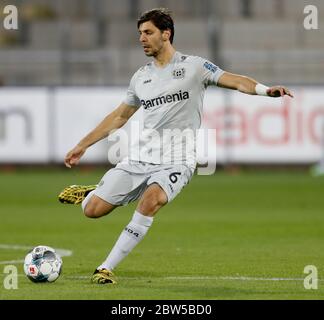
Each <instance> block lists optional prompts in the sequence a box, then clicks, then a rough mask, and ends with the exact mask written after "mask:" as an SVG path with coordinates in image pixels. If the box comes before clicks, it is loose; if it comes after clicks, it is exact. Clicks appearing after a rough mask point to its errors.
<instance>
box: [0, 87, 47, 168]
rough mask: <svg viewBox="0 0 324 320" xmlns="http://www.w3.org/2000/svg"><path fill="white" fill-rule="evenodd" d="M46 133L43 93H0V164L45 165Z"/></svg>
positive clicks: (40, 90)
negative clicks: (35, 163)
mask: <svg viewBox="0 0 324 320" xmlns="http://www.w3.org/2000/svg"><path fill="white" fill-rule="evenodd" d="M49 130H50V126H49V113H48V95H47V91H46V90H44V89H13V88H12V89H11V88H8V89H1V90H0V162H2V163H11V162H12V163H30V162H33V163H34V162H37V163H38V162H48V161H49V160H50V159H49V148H50V146H49Z"/></svg>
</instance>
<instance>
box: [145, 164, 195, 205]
mask: <svg viewBox="0 0 324 320" xmlns="http://www.w3.org/2000/svg"><path fill="white" fill-rule="evenodd" d="M192 174H193V172H192V170H191V169H190V168H189V167H187V166H185V165H173V166H169V167H165V166H164V167H163V169H162V170H160V171H158V172H156V173H153V174H152V175H151V177H150V178H149V179H148V181H147V185H148V186H150V185H152V184H158V185H159V186H160V187H161V189H162V190H163V191H164V192H165V194H166V196H167V202H171V201H172V200H173V199H174V198H175V197H176V196H177V195H178V194H179V193H180V191H181V190H182V189H183V188H184V187H185V186H186V185H187V184H188V183H189V182H190V180H191V178H192Z"/></svg>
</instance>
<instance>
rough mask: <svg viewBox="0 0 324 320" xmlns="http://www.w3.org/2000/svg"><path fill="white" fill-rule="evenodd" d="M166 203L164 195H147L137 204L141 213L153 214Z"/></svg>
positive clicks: (158, 193) (159, 193)
mask: <svg viewBox="0 0 324 320" xmlns="http://www.w3.org/2000/svg"><path fill="white" fill-rule="evenodd" d="M167 202H168V199H167V197H166V195H165V193H164V192H163V193H161V192H157V193H153V192H152V193H149V194H147V195H145V197H144V198H143V199H142V200H141V201H140V203H139V210H140V212H143V213H155V212H156V211H157V210H159V209H160V208H161V207H163V206H164V205H165V204H166V203H167Z"/></svg>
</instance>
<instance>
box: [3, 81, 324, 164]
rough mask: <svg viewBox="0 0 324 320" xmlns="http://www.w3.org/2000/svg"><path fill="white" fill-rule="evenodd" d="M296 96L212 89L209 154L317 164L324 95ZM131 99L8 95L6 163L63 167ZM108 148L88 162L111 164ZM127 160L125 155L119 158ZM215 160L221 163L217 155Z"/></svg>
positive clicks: (56, 92)
mask: <svg viewBox="0 0 324 320" xmlns="http://www.w3.org/2000/svg"><path fill="white" fill-rule="evenodd" d="M292 91H293V93H294V95H295V98H294V99H291V98H284V99H281V98H276V99H273V98H268V97H259V96H249V95H245V94H242V93H239V92H235V91H230V90H224V89H219V88H209V89H208V90H207V92H206V96H205V100H204V113H203V119H202V120H203V121H202V127H203V128H205V129H210V130H213V131H215V133H216V134H215V136H213V135H210V137H209V138H208V141H207V142H208V149H210V150H212V151H213V152H211V153H210V154H212V155H214V154H215V152H216V159H217V162H219V163H225V162H233V163H288V164H289V163H313V162H316V161H318V160H319V159H320V157H321V154H322V153H323V150H322V149H323V138H324V88H322V87H304V88H302V87H296V88H292ZM125 94H126V88H114V87H108V88H105V87H95V88H80V87H75V88H59V87H58V88H51V89H48V88H2V89H1V90H0V163H48V162H55V163H62V161H63V158H64V155H65V154H66V152H67V151H68V150H70V149H71V148H72V147H73V146H74V145H75V144H76V143H77V142H78V141H79V140H80V139H81V138H82V137H83V136H84V135H85V134H87V133H88V132H89V131H90V130H91V129H92V128H94V127H95V126H96V125H97V124H98V123H99V122H100V121H101V120H102V119H103V118H104V117H105V116H106V115H107V114H108V113H110V112H111V111H112V110H113V109H114V108H115V107H116V106H118V105H119V103H121V102H122V100H123V98H124V97H125ZM141 115H142V110H141V109H140V110H139V111H138V112H136V113H135V115H134V116H133V118H132V120H136V121H140V119H141ZM128 127H129V124H127V125H126V131H127V130H129V128H128ZM205 142H206V141H205ZM109 143H110V142H108V141H107V140H103V141H101V142H99V143H98V144H96V145H94V146H92V147H91V148H89V150H88V152H87V154H86V155H85V156H84V159H83V160H82V161H83V162H88V163H90V162H91V163H105V162H107V161H108V160H107V148H108V146H109ZM201 143H203V142H200V143H199V144H201ZM126 150H127V148H126ZM125 155H126V153H125V151H122V152H121V155H120V156H121V157H122V156H125ZM199 157H200V155H199V154H198V158H199ZM201 157H202V158H204V157H205V156H201ZM117 160H118V159H117ZM209 161H215V158H214V156H213V158H212V159H209Z"/></svg>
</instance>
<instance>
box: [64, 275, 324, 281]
mask: <svg viewBox="0 0 324 320" xmlns="http://www.w3.org/2000/svg"><path fill="white" fill-rule="evenodd" d="M90 276H91V275H89V276H66V277H65V278H67V279H76V280H77V279H80V280H81V279H89V277H90ZM117 279H122V280H155V279H162V280H229V281H304V278H256V277H244V276H241V277H229V276H227V277H225V276H223V277H217V276H192V277H190V276H178V277H177V276H174V277H151V278H150V277H123V276H121V277H118V276H117ZM318 281H321V282H324V279H318Z"/></svg>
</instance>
